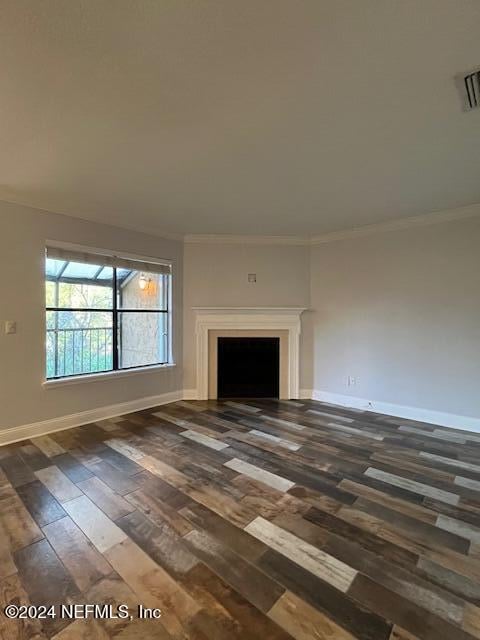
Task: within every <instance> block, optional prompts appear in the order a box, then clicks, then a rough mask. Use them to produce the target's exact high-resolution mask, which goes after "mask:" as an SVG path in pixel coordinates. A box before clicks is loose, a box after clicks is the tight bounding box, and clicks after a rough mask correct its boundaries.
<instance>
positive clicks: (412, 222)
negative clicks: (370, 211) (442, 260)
mask: <svg viewBox="0 0 480 640" xmlns="http://www.w3.org/2000/svg"><path fill="white" fill-rule="evenodd" d="M477 216H480V204H472V205H469V206H467V207H461V208H458V209H448V210H445V211H434V212H432V213H424V214H422V215H419V216H411V217H409V218H397V219H396V220H389V221H388V222H379V223H376V224H368V225H364V226H361V227H354V228H352V229H345V230H344V231H332V232H330V233H324V234H320V235H317V236H312V237H311V238H310V244H311V245H319V244H325V243H327V242H335V241H337V240H346V239H348V238H357V237H360V236H370V235H373V234H376V233H385V232H388V231H401V230H403V229H411V228H413V227H426V226H429V225H432V224H439V223H442V222H455V221H458V220H465V219H466V218H474V217H477Z"/></svg>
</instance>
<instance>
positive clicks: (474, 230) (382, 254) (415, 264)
mask: <svg viewBox="0 0 480 640" xmlns="http://www.w3.org/2000/svg"><path fill="white" fill-rule="evenodd" d="M311 305H312V308H313V310H314V311H313V319H312V322H313V332H314V388H315V389H316V390H317V391H320V392H327V393H330V394H332V393H333V394H340V395H349V396H357V397H359V398H364V399H367V400H370V401H372V402H373V403H374V407H376V403H378V402H381V403H393V404H396V405H402V406H406V407H415V408H421V409H428V410H434V411H439V412H446V413H450V414H456V415H458V416H474V417H476V418H480V218H479V217H477V218H472V219H469V220H463V221H458V222H451V223H442V224H435V225H432V226H428V227H423V228H411V229H408V230H403V231H395V232H388V233H379V234H376V235H371V236H367V237H358V238H352V239H349V240H342V241H336V242H332V243H328V244H322V245H319V246H317V247H312V250H311ZM348 376H354V377H356V378H357V384H356V385H355V386H350V387H349V386H347V378H348ZM452 426H453V425H452Z"/></svg>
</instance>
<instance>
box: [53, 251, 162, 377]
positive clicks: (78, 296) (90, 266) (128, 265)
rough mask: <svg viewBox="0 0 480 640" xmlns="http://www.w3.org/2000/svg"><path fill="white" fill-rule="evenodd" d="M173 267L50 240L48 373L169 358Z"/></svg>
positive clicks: (130, 365)
mask: <svg viewBox="0 0 480 640" xmlns="http://www.w3.org/2000/svg"><path fill="white" fill-rule="evenodd" d="M171 277H172V276H171V267H170V265H168V264H157V263H147V262H139V261H136V260H130V259H126V258H117V257H111V256H101V255H95V254H83V253H80V252H73V251H67V250H63V249H57V248H47V252H46V264H45V294H46V321H47V322H46V325H47V336H46V351H47V358H46V377H47V379H52V378H64V377H69V376H77V375H86V374H91V373H99V372H104V371H116V370H120V369H134V368H136V367H145V366H153V365H158V364H167V363H168V362H171V355H170V354H171V342H170V339H171V331H170V327H171V318H170V307H171V305H170V297H171Z"/></svg>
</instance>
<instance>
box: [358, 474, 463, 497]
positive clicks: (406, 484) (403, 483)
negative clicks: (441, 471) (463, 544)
mask: <svg viewBox="0 0 480 640" xmlns="http://www.w3.org/2000/svg"><path fill="white" fill-rule="evenodd" d="M365 475H367V476H370V477H371V478H375V479H377V480H380V481H382V482H387V483H388V484H393V485H395V486H397V487H400V488H402V489H407V491H412V492H413V493H419V494H421V495H424V496H428V497H430V498H435V499H437V500H440V501H441V502H447V503H448V504H458V502H459V500H460V496H459V495H457V494H454V493H452V492H450V491H442V490H441V489H436V488H435V487H430V486H429V485H426V484H423V483H422V482H416V481H415V480H409V479H407V478H402V477H401V476H397V475H396V474H394V473H387V472H385V471H381V470H380V469H375V468H373V467H369V468H368V469H367V470H366V471H365Z"/></svg>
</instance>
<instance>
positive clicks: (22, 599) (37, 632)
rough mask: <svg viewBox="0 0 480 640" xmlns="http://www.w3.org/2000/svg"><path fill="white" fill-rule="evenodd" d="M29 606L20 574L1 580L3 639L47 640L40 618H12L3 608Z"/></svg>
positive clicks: (0, 620)
mask: <svg viewBox="0 0 480 640" xmlns="http://www.w3.org/2000/svg"><path fill="white" fill-rule="evenodd" d="M11 604H13V605H16V606H29V605H30V604H31V602H30V600H29V598H28V596H27V593H26V592H25V589H24V588H23V585H22V583H21V580H20V578H19V576H18V575H16V574H14V575H11V576H9V577H7V578H4V579H3V580H0V609H1V610H2V614H1V615H0V638H2V640H45V639H46V637H47V636H45V635H44V633H43V631H42V625H41V624H40V620H38V619H35V618H32V617H26V618H23V619H10V618H8V617H7V616H6V615H5V614H4V613H3V609H4V607H6V606H7V605H11Z"/></svg>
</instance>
